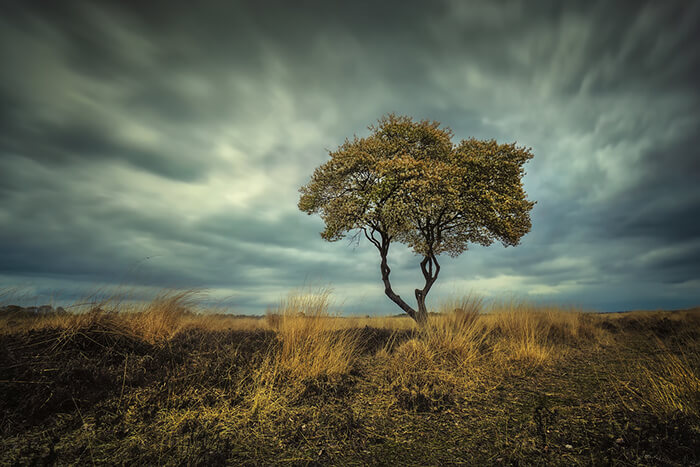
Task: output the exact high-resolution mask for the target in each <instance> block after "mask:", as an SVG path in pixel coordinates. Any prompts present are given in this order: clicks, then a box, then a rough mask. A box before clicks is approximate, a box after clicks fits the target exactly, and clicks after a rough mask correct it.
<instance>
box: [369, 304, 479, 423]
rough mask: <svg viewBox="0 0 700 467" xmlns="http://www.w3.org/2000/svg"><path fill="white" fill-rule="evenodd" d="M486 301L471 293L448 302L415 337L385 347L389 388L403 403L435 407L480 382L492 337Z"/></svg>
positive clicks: (384, 367)
mask: <svg viewBox="0 0 700 467" xmlns="http://www.w3.org/2000/svg"><path fill="white" fill-rule="evenodd" d="M481 306H482V301H481V299H480V298H475V297H471V296H468V297H466V298H464V299H461V300H457V301H454V300H453V301H450V302H446V303H444V304H443V305H442V306H441V308H440V312H439V313H438V314H433V315H430V316H429V318H428V322H427V323H426V324H425V325H424V326H422V327H420V328H417V329H415V331H414V335H413V337H411V338H410V339H408V340H407V341H405V342H402V343H400V344H398V345H397V346H396V348H395V349H389V348H388V347H387V348H385V349H383V350H382V351H380V353H379V354H378V355H377V358H378V361H379V362H380V365H381V366H382V373H383V378H384V381H385V383H386V388H387V389H388V390H389V392H391V393H392V395H393V396H394V398H395V400H396V401H397V403H398V405H399V406H401V407H403V408H407V409H416V410H428V409H434V408H436V407H438V406H440V405H442V404H444V403H447V402H450V401H453V400H454V399H455V398H457V397H459V396H460V395H461V394H462V393H464V392H465V391H468V390H469V389H470V388H471V387H473V386H474V384H475V383H477V381H478V380H479V376H480V373H481V372H480V368H479V365H478V362H479V360H480V359H481V358H482V357H483V355H484V352H483V350H484V349H483V344H484V340H485V337H486V334H485V332H484V331H485V329H484V326H483V324H482V323H481V321H480V313H481Z"/></svg>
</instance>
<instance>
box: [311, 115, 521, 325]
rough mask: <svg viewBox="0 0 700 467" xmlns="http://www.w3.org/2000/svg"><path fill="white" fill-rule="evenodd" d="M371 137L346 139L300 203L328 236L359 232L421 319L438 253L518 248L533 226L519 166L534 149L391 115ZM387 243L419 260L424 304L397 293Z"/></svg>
mask: <svg viewBox="0 0 700 467" xmlns="http://www.w3.org/2000/svg"><path fill="white" fill-rule="evenodd" d="M369 129H370V130H371V134H370V135H369V136H367V137H365V138H358V137H357V136H355V137H354V138H353V139H352V140H350V139H346V140H345V142H344V143H343V144H342V145H341V146H340V147H338V149H337V150H335V151H331V152H330V153H329V155H330V160H329V161H327V162H326V163H324V164H322V165H321V166H320V167H318V168H317V169H316V170H315V171H314V173H313V175H312V177H311V180H310V182H309V183H308V184H307V185H305V186H303V187H301V188H300V192H301V197H300V200H299V209H301V210H302V211H304V212H306V213H308V214H314V213H317V214H320V215H321V218H322V219H323V221H324V222H325V229H324V230H323V232H322V233H321V236H322V237H323V238H324V239H325V240H328V241H335V240H339V239H341V238H343V237H344V236H345V235H346V234H348V233H349V232H356V233H360V232H361V233H362V234H364V235H365V237H366V238H367V239H368V240H369V241H370V242H371V243H372V244H373V245H374V246H375V247H376V248H377V249H378V250H379V253H380V256H381V259H382V262H381V266H380V271H381V273H382V280H383V281H384V285H385V293H386V294H387V296H388V297H389V298H390V299H391V300H393V301H394V302H395V303H396V304H397V305H399V306H400V307H401V308H402V309H403V310H404V311H405V312H406V313H408V314H409V315H410V316H411V317H413V318H414V319H416V320H417V321H419V322H423V321H424V320H425V318H426V317H427V310H426V308H425V296H426V295H427V294H428V291H429V290H430V288H431V287H432V285H433V283H434V282H435V280H436V279H437V276H438V274H439V271H440V265H439V263H438V261H437V257H438V255H440V254H443V253H446V254H448V255H450V256H453V257H455V256H458V255H459V254H461V253H462V252H464V251H465V250H466V249H467V246H468V244H469V243H477V244H481V245H490V244H492V243H493V242H494V241H496V240H497V241H500V242H501V243H502V244H503V245H504V246H513V245H517V244H518V243H519V241H520V238H521V237H522V236H523V235H525V234H526V233H527V232H529V231H530V228H531V222H530V210H531V209H532V207H533V205H534V202H532V201H529V200H528V199H527V198H526V193H525V190H524V189H523V184H522V177H523V175H524V173H525V171H524V169H523V165H524V164H525V162H527V161H528V160H529V159H531V158H532V153H531V152H530V149H527V148H524V147H517V146H516V145H515V143H512V144H498V143H497V142H496V141H495V140H486V141H482V140H477V139H474V138H470V139H466V140H462V141H461V142H460V143H459V144H457V145H455V144H453V143H452V137H453V133H452V130H450V129H449V128H441V127H440V123H439V122H435V121H428V120H422V121H418V122H416V121H414V120H413V119H412V118H410V117H406V116H397V115H394V114H390V115H387V116H384V117H382V118H381V119H379V121H378V123H377V125H370V127H369ZM391 242H401V243H404V244H406V245H408V246H409V247H410V248H411V249H412V250H413V251H414V252H415V253H416V254H417V255H419V256H422V257H423V259H422V261H421V263H420V266H421V271H422V273H423V276H424V277H425V281H426V282H425V285H424V287H423V288H422V289H416V290H415V295H416V300H417V302H418V310H415V309H413V308H412V307H411V306H410V305H408V304H407V303H406V302H405V301H404V300H402V299H401V297H400V296H399V295H397V294H396V293H394V292H393V289H392V287H391V283H390V281H389V273H390V272H391V271H390V269H389V267H388V262H387V255H388V251H389V245H390V244H391Z"/></svg>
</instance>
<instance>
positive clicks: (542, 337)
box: [0, 290, 700, 465]
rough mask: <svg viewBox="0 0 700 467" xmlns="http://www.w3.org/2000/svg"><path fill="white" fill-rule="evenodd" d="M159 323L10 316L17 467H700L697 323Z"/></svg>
mask: <svg viewBox="0 0 700 467" xmlns="http://www.w3.org/2000/svg"><path fill="white" fill-rule="evenodd" d="M330 298H331V297H330V294H329V292H328V291H325V290H316V291H307V292H305V293H296V294H290V296H289V297H287V298H286V299H285V300H283V301H282V302H281V303H280V304H279V306H278V307H276V308H275V309H271V310H269V311H268V313H267V314H266V316H264V317H241V316H232V315H226V314H221V313H212V312H209V311H207V310H205V309H202V308H201V307H200V306H199V305H198V303H197V294H196V293H194V292H171V293H163V294H161V295H160V296H158V297H156V298H155V299H154V300H153V301H151V302H150V303H147V304H143V305H131V304H127V303H126V302H123V301H120V300H111V301H110V300H107V301H103V302H101V303H89V304H86V305H83V306H82V307H75V308H71V310H72V311H70V312H64V313H47V314H37V313H34V312H26V311H25V310H22V309H19V308H13V307H5V308H4V309H3V310H4V311H3V312H2V313H1V314H0V417H1V418H0V434H1V435H0V463H1V464H7V465H9V464H13V465H17V464H19V465H22V464H41V463H49V464H53V463H59V464H78V463H79V464H85V463H87V464H90V463H93V464H102V463H107V464H114V463H125V464H134V463H138V464H159V465H160V464H163V465H170V464H178V465H179V464H206V465H216V464H244V465H245V464H248V465H257V464H260V463H280V464H295V465H297V464H298V465H310V464H311V465H312V464H341V465H346V464H367V463H369V464H397V465H402V464H413V465H417V464H420V465H435V464H454V463H462V464H470V465H501V464H503V465H505V464H554V465H578V464H585V465H589V464H596V465H598V464H624V465H627V464H635V465H638V464H645V465H658V464H664V465H690V464H697V463H698V462H700V454H699V452H700V441H698V440H700V345H699V344H698V342H699V341H700V340H699V337H700V310H698V309H694V310H684V311H673V312H670V311H657V312H628V313H617V314H598V313H587V312H584V311H582V310H577V309H571V308H562V307H554V306H549V307H542V306H535V305H532V304H528V303H520V302H517V301H507V302H500V303H499V302H489V303H487V302H484V301H483V300H481V299H479V298H477V297H474V296H467V297H465V298H462V299H458V300H453V301H450V302H446V303H443V304H442V305H441V306H440V307H439V308H438V309H437V310H433V311H432V312H431V313H430V315H429V319H428V321H427V323H426V324H425V325H424V326H417V325H416V324H415V321H414V320H412V319H411V318H409V317H408V316H405V317H340V316H334V315H333V313H331V312H330V306H329V304H330Z"/></svg>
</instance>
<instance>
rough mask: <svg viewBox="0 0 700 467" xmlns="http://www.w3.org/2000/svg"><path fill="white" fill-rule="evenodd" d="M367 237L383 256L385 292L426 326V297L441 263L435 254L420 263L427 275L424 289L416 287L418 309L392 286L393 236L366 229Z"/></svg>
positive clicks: (382, 267) (381, 265)
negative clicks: (391, 254)
mask: <svg viewBox="0 0 700 467" xmlns="http://www.w3.org/2000/svg"><path fill="white" fill-rule="evenodd" d="M363 231H364V234H365V237H367V239H368V240H369V241H370V242H372V244H373V245H374V246H375V247H377V250H379V255H380V256H381V258H382V262H381V264H380V266H379V269H380V271H381V273H382V282H384V293H385V294H386V296H387V297H389V299H391V301H392V302H394V303H396V304H397V305H398V306H399V308H401V309H402V310H403V311H404V312H406V314H407V315H408V316H410V317H411V318H413V319H414V321H415V322H416V323H417V324H418V325H419V326H424V325H425V324H426V323H427V322H428V309H427V308H426V306H425V297H427V295H428V292H430V288H431V287H432V286H433V283H435V281H436V280H437V276H438V274H439V273H440V265H439V264H438V262H437V258H436V257H435V255H434V254H432V253H431V254H429V255H428V256H425V257H424V258H423V261H421V263H420V268H421V271H422V273H423V277H425V285H424V286H423V288H422V289H416V290H415V295H416V302H417V303H418V310H415V309H413V308H412V307H411V306H410V305H409V304H408V303H406V302H405V301H404V300H403V299H402V298H401V297H400V296H399V295H398V294H397V293H396V292H394V290H393V289H392V288H391V281H390V280H389V274H391V269H390V268H389V263H388V261H387V257H388V256H389V245H390V244H391V237H389V235H387V234H386V233H384V232H382V231H380V230H374V229H373V230H372V233H371V234H368V233H367V231H366V230H364V229H363ZM375 231H376V232H378V233H379V235H380V236H381V239H377V238H375V236H374V232H375Z"/></svg>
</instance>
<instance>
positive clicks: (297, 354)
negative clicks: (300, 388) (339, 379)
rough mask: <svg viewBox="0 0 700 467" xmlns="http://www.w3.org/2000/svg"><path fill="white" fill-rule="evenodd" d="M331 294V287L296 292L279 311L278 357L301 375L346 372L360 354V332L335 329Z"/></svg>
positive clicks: (312, 375) (287, 366) (285, 300)
mask: <svg viewBox="0 0 700 467" xmlns="http://www.w3.org/2000/svg"><path fill="white" fill-rule="evenodd" d="M330 295H331V292H330V290H328V289H321V290H317V291H307V292H305V293H292V294H290V295H289V296H288V297H287V298H286V299H284V300H283V301H282V302H281V303H280V306H279V309H278V311H277V313H275V314H276V315H277V316H279V318H276V320H277V323H276V329H275V330H276V332H277V338H278V340H279V342H280V347H279V349H278V352H277V355H276V356H277V359H278V360H279V362H280V365H281V366H282V368H284V369H285V370H287V371H289V372H290V373H292V374H294V375H295V376H297V377H310V378H315V377H318V376H319V375H322V374H325V375H329V376H330V375H340V374H345V373H347V372H348V371H349V370H350V368H351V367H352V364H353V362H354V361H355V359H356V357H357V353H358V350H359V339H358V334H357V332H356V331H355V330H350V329H345V330H336V329H335V326H336V324H335V323H334V321H335V318H334V317H332V316H331V315H330V313H329V308H330Z"/></svg>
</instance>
